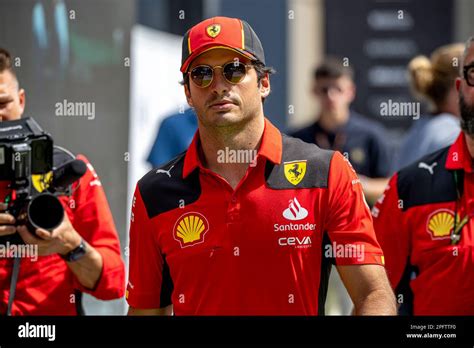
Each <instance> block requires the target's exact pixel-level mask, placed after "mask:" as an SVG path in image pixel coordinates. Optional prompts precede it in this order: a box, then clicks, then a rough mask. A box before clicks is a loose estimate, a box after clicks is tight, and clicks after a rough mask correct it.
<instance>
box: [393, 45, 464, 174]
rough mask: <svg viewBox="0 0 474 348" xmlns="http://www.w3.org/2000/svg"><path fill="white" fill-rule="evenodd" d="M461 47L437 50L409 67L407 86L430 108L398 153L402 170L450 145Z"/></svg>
mask: <svg viewBox="0 0 474 348" xmlns="http://www.w3.org/2000/svg"><path fill="white" fill-rule="evenodd" d="M463 50H464V46H463V44H461V43H455V44H451V45H445V46H441V47H439V48H437V49H436V50H435V51H434V52H433V53H432V54H431V57H430V58H428V57H426V56H424V55H419V56H416V57H415V58H413V59H412V60H411V61H410V63H409V64H408V72H409V80H410V86H411V89H412V91H413V93H414V95H415V96H417V97H418V98H419V99H420V100H422V101H427V102H428V103H429V105H430V109H431V113H429V114H426V115H422V116H421V117H420V118H419V119H418V120H416V122H415V123H414V124H413V126H412V127H411V128H410V129H409V131H408V133H407V135H406V138H405V139H404V141H403V143H402V145H401V148H400V152H399V154H398V160H397V168H398V169H401V168H403V167H405V166H407V165H408V164H410V163H412V162H414V161H415V160H417V159H419V158H420V157H422V156H424V155H427V154H429V153H432V152H434V151H437V150H439V149H441V148H443V147H445V146H448V145H450V144H452V143H453V141H454V140H455V139H456V138H457V136H458V135H459V131H460V130H461V128H460V126H459V102H458V93H457V91H456V86H455V84H454V81H455V80H456V77H458V76H459V65H460V60H461V56H462V53H463Z"/></svg>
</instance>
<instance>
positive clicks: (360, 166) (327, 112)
mask: <svg viewBox="0 0 474 348" xmlns="http://www.w3.org/2000/svg"><path fill="white" fill-rule="evenodd" d="M313 95H314V96H315V97H316V98H317V99H318V101H319V102H320V107H321V110H320V112H319V115H315V119H316V122H314V123H313V124H312V125H310V126H308V127H306V128H303V129H300V130H298V131H296V132H294V133H293V134H292V135H293V136H294V137H297V138H300V139H301V140H303V141H305V142H308V143H315V144H316V145H318V146H319V147H320V148H323V149H331V150H336V151H340V152H341V153H342V154H344V156H346V157H347V158H348V159H349V161H350V162H351V164H352V166H353V167H354V169H355V171H356V172H357V174H358V176H359V178H360V180H361V182H362V186H363V188H364V194H365V197H366V199H367V200H368V202H369V203H371V204H372V203H374V202H375V200H376V199H377V198H378V197H379V196H380V195H381V194H382V192H383V190H384V189H385V185H386V184H387V182H388V179H387V177H388V176H389V175H390V161H389V150H388V147H387V144H386V143H385V139H386V138H387V136H386V134H385V130H384V128H383V127H382V125H380V124H378V123H377V122H376V121H373V120H370V119H368V118H366V117H364V116H362V115H360V114H358V113H357V112H355V111H354V110H351V108H350V105H351V103H352V101H353V100H354V99H355V96H356V86H355V84H354V72H353V70H352V68H351V67H349V66H345V65H344V64H343V62H342V58H341V59H339V58H334V57H332V58H328V59H327V60H326V61H324V62H323V63H322V64H321V65H319V66H318V67H317V68H316V69H315V71H314V84H313Z"/></svg>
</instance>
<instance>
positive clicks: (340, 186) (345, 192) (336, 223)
mask: <svg viewBox="0 0 474 348" xmlns="http://www.w3.org/2000/svg"><path fill="white" fill-rule="evenodd" d="M328 181H329V182H328V189H329V196H328V215H327V222H326V226H325V228H326V232H327V235H328V237H329V240H330V248H332V249H331V250H332V251H333V252H332V255H331V256H332V257H333V259H334V260H335V263H336V265H357V264H379V265H383V253H382V249H381V248H380V246H379V244H378V242H377V240H376V237H375V232H374V229H373V224H372V217H371V215H370V210H369V207H368V205H367V203H366V201H365V198H364V194H363V192H362V186H361V183H360V181H359V179H358V178H357V175H356V173H355V171H354V169H353V168H352V166H351V164H350V163H349V161H347V160H346V159H345V158H344V156H342V155H341V153H339V152H336V153H335V154H334V156H333V158H332V160H331V165H330V169H329V179H328ZM325 252H327V250H325ZM328 256H329V255H328Z"/></svg>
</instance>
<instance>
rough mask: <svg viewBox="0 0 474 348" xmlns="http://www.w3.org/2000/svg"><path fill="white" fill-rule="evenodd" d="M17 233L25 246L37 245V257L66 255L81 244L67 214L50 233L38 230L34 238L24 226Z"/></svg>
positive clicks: (19, 227) (18, 228) (79, 237)
mask: <svg viewBox="0 0 474 348" xmlns="http://www.w3.org/2000/svg"><path fill="white" fill-rule="evenodd" d="M17 230H18V233H19V234H20V236H21V238H22V239H23V241H24V242H25V243H26V244H36V245H38V255H40V256H46V255H51V254H56V253H57V254H61V255H66V254H67V253H68V252H70V251H71V250H74V249H75V248H77V247H78V246H79V245H80V244H81V236H80V235H79V233H77V232H76V230H75V229H74V227H73V226H72V224H71V222H70V221H69V218H68V217H67V214H66V213H64V219H63V222H62V223H61V225H59V226H58V227H57V228H56V229H54V230H53V231H52V232H49V231H47V230H44V229H42V228H38V229H37V230H36V236H35V235H33V233H31V232H30V231H28V228H27V227H26V226H18V227H17Z"/></svg>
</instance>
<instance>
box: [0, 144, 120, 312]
mask: <svg viewBox="0 0 474 348" xmlns="http://www.w3.org/2000/svg"><path fill="white" fill-rule="evenodd" d="M64 157H69V158H68V160H70V159H73V157H70V155H69V154H67V153H66V152H65V151H63V150H60V149H59V148H55V150H54V159H55V166H56V167H57V166H58V164H57V159H58V158H63V159H64ZM77 158H78V159H81V160H83V161H84V162H85V163H86V164H87V171H86V173H85V174H84V176H83V177H82V178H81V179H80V180H79V181H78V182H76V183H74V184H73V188H72V191H73V194H72V195H71V196H70V197H65V196H63V197H61V198H60V200H61V202H62V204H63V207H64V209H65V212H66V213H67V215H68V217H69V219H70V220H71V223H72V225H73V226H74V229H75V230H76V231H77V232H78V233H79V234H80V235H81V236H82V237H83V238H84V240H86V241H87V242H88V243H89V244H90V245H92V246H93V247H94V248H95V249H96V250H97V251H98V252H99V253H100V254H101V255H102V258H103V269H102V274H101V276H100V279H99V281H98V283H97V285H96V288H95V289H87V288H85V287H83V286H82V285H81V284H80V283H79V281H78V280H77V279H76V278H75V276H74V274H73V273H72V271H71V270H70V269H69V267H68V266H67V264H66V261H64V260H63V259H61V258H60V257H59V255H57V254H53V255H49V256H39V257H37V260H35V258H34V257H29V258H28V257H22V259H21V264H20V271H19V276H18V283H17V286H16V294H15V300H14V302H13V307H12V315H76V314H78V313H77V312H78V309H77V308H76V305H77V302H78V301H80V298H78V296H77V295H78V291H80V292H85V293H89V294H91V295H92V296H94V297H96V298H98V299H101V300H110V299H115V298H120V297H122V296H123V294H124V290H125V289H124V288H125V270H124V264H123V261H122V258H121V256H120V245H119V240H118V236H117V232H116V229H115V226H114V222H113V218H112V214H111V212H110V208H109V205H108V203H107V199H106V196H105V192H104V190H103V188H102V185H101V183H100V181H99V178H98V176H97V174H96V172H95V171H94V168H93V167H92V166H91V164H90V163H89V162H88V160H87V159H86V158H85V157H84V156H82V155H79V156H77ZM4 184H7V183H4ZM5 187H6V185H4V186H3V188H2V189H1V190H0V194H1V197H2V201H3V197H5V196H6V195H7V193H8V192H7V191H6V190H5ZM12 267H13V259H12V258H0V314H3V315H4V314H6V312H7V304H8V298H9V293H10V280H11V276H12Z"/></svg>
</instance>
